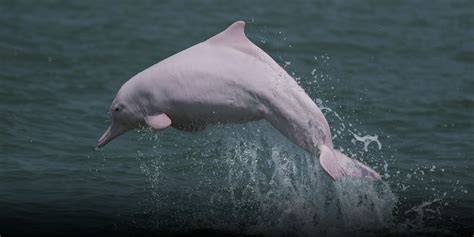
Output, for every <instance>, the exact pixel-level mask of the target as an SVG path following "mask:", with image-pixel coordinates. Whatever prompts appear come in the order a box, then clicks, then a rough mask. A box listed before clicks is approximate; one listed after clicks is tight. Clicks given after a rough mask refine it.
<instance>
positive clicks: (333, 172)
mask: <svg viewBox="0 0 474 237" xmlns="http://www.w3.org/2000/svg"><path fill="white" fill-rule="evenodd" d="M319 149H320V152H321V154H320V156H319V162H320V164H321V167H322V168H323V170H324V171H325V172H326V173H327V174H328V175H329V176H331V178H332V179H334V180H336V179H337V178H339V177H342V176H352V177H370V178H374V179H380V175H379V174H378V173H377V172H375V171H374V170H373V169H371V168H369V167H367V166H366V165H364V164H362V163H360V162H359V161H357V160H354V159H351V158H349V157H347V156H346V155H344V154H342V153H341V152H339V151H337V150H334V149H331V148H329V147H328V146H326V145H322V146H320V147H319Z"/></svg>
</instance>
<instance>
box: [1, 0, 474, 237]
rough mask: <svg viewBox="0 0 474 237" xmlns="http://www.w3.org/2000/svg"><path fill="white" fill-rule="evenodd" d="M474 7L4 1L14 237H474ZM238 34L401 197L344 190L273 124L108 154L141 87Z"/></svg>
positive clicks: (137, 138)
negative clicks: (147, 78) (144, 75)
mask: <svg viewBox="0 0 474 237" xmlns="http://www.w3.org/2000/svg"><path fill="white" fill-rule="evenodd" d="M473 3H474V2H473V1H469V0H465V1H402V2H400V1H364V2H363V1H355V2H349V1H318V2H310V1H308V2H300V1H296V2H290V1H285V2H279V3H276V2H270V1H269V2H263V1H258V2H251V1H235V2H231V1H215V2H213V1H200V2H197V1H188V2H180V1H160V2H158V1H137V2H132V1H129V2H125V1H74V2H73V1H70V2H65V1H53V0H51V1H5V0H4V1H1V2H0V101H1V102H0V112H1V116H0V235H2V236H13V235H16V234H29V235H35V234H36V235H46V234H48V235H49V234H53V233H55V234H58V235H66V234H77V235H79V234H87V235H108V234H110V235H112V234H113V235H142V234H160V233H176V232H179V233H188V232H192V231H201V232H200V233H207V234H212V233H220V234H222V233H227V234H271V235H278V234H279V235H294V234H298V235H312V234H317V235H328V236H334V235H344V234H348V233H351V234H352V235H401V234H404V233H411V234H424V235H431V234H446V235H456V234H459V235H467V236H471V235H472V234H473V233H474V227H473V224H472V223H473V221H474V214H473V213H474V194H473V193H474V172H473V171H474V167H473V165H474V161H473V157H474V149H473V146H472V143H473V141H474V139H473V133H474V127H473V121H474V78H473V77H474V76H473V75H474V13H473V12H474V4H473ZM235 20H245V21H247V28H246V31H247V35H248V36H249V38H250V39H251V40H252V41H253V42H255V43H256V44H257V45H259V46H260V47H262V48H263V49H264V50H265V51H267V52H268V53H269V54H270V55H272V56H273V57H274V58H275V59H276V60H277V61H278V62H279V63H280V64H281V65H282V66H283V65H284V66H285V67H286V69H287V70H288V71H289V72H291V73H294V77H295V78H296V79H297V80H298V81H299V82H300V83H301V85H302V87H303V88H304V89H305V90H306V91H307V92H308V94H310V95H311V97H312V98H313V99H314V100H315V101H316V100H318V103H319V104H321V107H324V108H325V109H324V112H325V114H326V116H327V118H328V120H329V122H330V125H331V126H332V129H333V136H334V137H335V138H334V139H335V144H336V147H338V148H342V149H344V150H345V151H346V153H348V154H351V155H353V156H354V157H357V159H360V160H363V161H364V162H365V163H367V164H369V165H370V166H372V167H375V169H376V170H377V171H379V172H380V173H381V174H383V175H384V182H385V184H381V183H371V182H368V181H360V180H343V181H341V182H338V183H332V182H331V181H330V180H329V179H328V178H327V177H326V176H325V175H323V174H322V172H321V170H320V168H319V165H318V163H317V162H316V163H315V159H314V158H313V157H311V156H310V155H308V154H306V153H304V152H303V151H301V150H300V149H299V148H297V147H295V146H294V145H292V144H291V143H290V142H288V141H287V140H286V139H285V138H284V137H283V136H281V135H280V134H279V133H278V132H277V131H275V130H274V129H273V128H272V127H271V126H270V125H268V124H267V123H265V122H256V123H250V124H243V125H219V126H214V127H210V128H209V129H208V130H206V131H203V132H198V133H183V132H180V131H177V130H174V129H167V130H165V131H163V132H161V133H159V134H153V133H151V132H150V131H146V130H143V131H138V132H137V131H135V132H129V133H128V134H126V135H123V136H122V137H120V138H118V139H116V140H115V141H113V142H112V143H111V144H110V145H108V146H107V147H106V148H105V149H104V150H96V149H95V148H94V146H95V143H96V141H97V139H98V138H99V136H100V135H101V134H102V133H103V131H104V130H105V129H106V127H107V126H108V121H107V119H108V115H107V110H108V107H109V105H110V102H111V101H112V99H113V97H114V96H115V93H116V91H117V90H118V88H119V87H120V86H121V85H122V84H123V83H124V82H125V81H127V80H128V79H129V78H130V77H131V76H133V75H134V74H136V73H137V72H140V71H141V70H143V69H144V68H146V67H148V66H150V65H152V64H154V63H156V62H158V61H160V60H162V59H164V58H165V57H167V56H170V55H172V54H173V53H176V52H178V51H180V50H183V49H185V48H187V47H189V46H191V45H193V44H195V43H198V42H200V41H203V40H205V39H207V38H208V37H210V36H212V35H214V34H215V33H217V32H219V31H221V30H223V29H225V28H226V27H227V26H228V25H230V24H231V23H232V22H233V21H235ZM354 134H355V135H354ZM366 135H371V136H378V138H377V139H371V141H373V142H371V143H370V144H368V143H367V144H368V146H367V147H366V148H367V149H366V150H364V142H361V141H359V140H361V139H360V138H359V140H358V139H357V137H363V136H366ZM377 141H378V142H380V144H381V148H380V149H379V147H378V145H377V143H376V142H377Z"/></svg>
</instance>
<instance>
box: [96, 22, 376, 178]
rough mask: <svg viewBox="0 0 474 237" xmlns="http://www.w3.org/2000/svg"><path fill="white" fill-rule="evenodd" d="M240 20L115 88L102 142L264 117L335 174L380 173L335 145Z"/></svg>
mask: <svg viewBox="0 0 474 237" xmlns="http://www.w3.org/2000/svg"><path fill="white" fill-rule="evenodd" d="M244 27H245V23H244V22H242V21H238V22H235V23H234V24H232V25H231V26H229V27H228V28H227V29H226V30H225V31H223V32H221V33H219V34H217V35H216V36H214V37H212V38H210V39H208V40H206V41H204V42H202V43H199V44H197V45H195V46H192V47H190V48H188V49H186V50H183V51H181V52H179V53H177V54H175V55H173V56H171V57H169V58H167V59H165V60H163V61H161V62H159V63H157V64H155V65H153V66H151V67H149V68H147V69H146V70H144V71H142V72H140V73H138V74H137V75H135V76H134V77H133V78H132V79H130V80H129V81H127V82H126V83H125V84H124V85H123V86H122V87H121V88H120V90H119V92H118V93H117V96H116V97H115V99H114V101H113V102H112V106H111V115H112V125H111V126H110V128H109V129H108V130H107V132H106V133H105V134H104V135H103V136H102V137H101V138H100V139H99V141H98V143H97V146H98V147H103V146H105V145H106V144H107V143H109V142H110V141H111V140H112V139H114V138H115V137H117V136H119V135H121V134H123V133H124V132H126V131H128V130H130V129H133V128H137V127H140V126H142V125H145V124H146V125H148V126H150V127H152V128H153V129H155V130H161V129H164V128H166V127H168V126H173V127H175V128H178V129H181V130H189V131H195V130H201V129H203V128H204V127H205V125H206V124H212V123H217V122H220V123H240V122H247V121H254V120H259V119H265V120H267V121H268V122H270V123H271V124H272V125H273V126H274V127H275V128H276V129H278V130H279V131H280V132H281V133H282V134H283V135H285V136H286V137H287V138H288V139H289V140H290V141H292V142H293V143H295V144H297V145H298V146H300V147H301V148H303V149H304V150H306V151H308V152H309V153H311V154H313V155H315V156H318V155H319V158H320V163H321V166H322V168H323V170H324V171H325V172H326V173H327V174H328V175H329V176H330V177H331V178H333V179H337V178H338V177H342V176H356V177H372V178H376V179H379V178H380V175H379V174H377V173H376V172H375V171H373V170H372V169H370V168H369V167H367V166H365V165H363V164H362V163H359V162H358V161H356V160H353V159H350V158H348V157H347V156H345V155H343V154H342V153H340V152H339V151H337V150H334V149H333V144H332V141H331V132H330V129H329V125H328V123H327V121H326V119H325V117H324V115H323V113H322V112H321V110H320V109H319V108H318V106H317V105H316V104H315V103H314V102H313V101H312V100H311V98H310V97H309V96H308V95H307V94H306V93H305V91H304V90H303V89H302V88H301V87H300V86H299V85H298V84H297V83H296V82H295V80H294V79H293V78H292V77H291V76H290V75H288V73H287V72H286V71H285V70H284V69H283V68H281V67H280V66H279V65H278V63H276V62H275V61H274V60H273V59H272V58H271V57H270V56H269V55H268V54H266V53H265V52H264V51H263V50H261V49H260V48H258V47H257V46H256V45H255V44H253V43H252V42H251V41H250V40H248V39H247V37H246V36H245V33H244Z"/></svg>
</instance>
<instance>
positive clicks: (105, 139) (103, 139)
mask: <svg viewBox="0 0 474 237" xmlns="http://www.w3.org/2000/svg"><path fill="white" fill-rule="evenodd" d="M111 130H112V126H110V127H109V128H107V131H105V133H104V135H102V137H100V138H99V141H97V145H96V146H97V147H98V148H102V147H104V146H105V145H107V143H109V142H110V141H111V140H112V139H111V135H110V134H111V132H110V131H111Z"/></svg>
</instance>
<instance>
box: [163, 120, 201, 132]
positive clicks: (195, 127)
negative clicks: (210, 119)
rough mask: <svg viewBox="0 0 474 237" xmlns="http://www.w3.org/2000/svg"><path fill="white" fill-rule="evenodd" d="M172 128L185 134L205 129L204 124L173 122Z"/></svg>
mask: <svg viewBox="0 0 474 237" xmlns="http://www.w3.org/2000/svg"><path fill="white" fill-rule="evenodd" d="M171 126H172V127H173V128H176V129H178V130H181V131H185V132H198V131H202V130H204V129H206V124H205V123H199V122H174V121H173V123H172V124H171Z"/></svg>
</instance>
